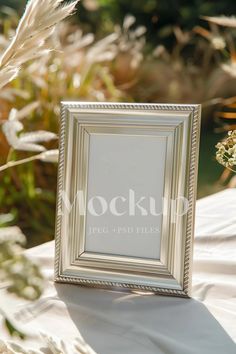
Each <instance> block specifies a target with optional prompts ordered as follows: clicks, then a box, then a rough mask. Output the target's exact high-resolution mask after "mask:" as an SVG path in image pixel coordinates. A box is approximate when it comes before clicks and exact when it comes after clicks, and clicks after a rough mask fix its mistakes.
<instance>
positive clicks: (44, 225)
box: [0, 0, 236, 247]
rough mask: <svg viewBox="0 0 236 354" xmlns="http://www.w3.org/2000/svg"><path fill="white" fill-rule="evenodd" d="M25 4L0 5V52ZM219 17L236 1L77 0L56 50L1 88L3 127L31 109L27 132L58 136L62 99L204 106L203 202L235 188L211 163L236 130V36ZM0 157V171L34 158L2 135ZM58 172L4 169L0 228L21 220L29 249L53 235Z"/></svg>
mask: <svg viewBox="0 0 236 354" xmlns="http://www.w3.org/2000/svg"><path fill="white" fill-rule="evenodd" d="M24 6H25V1H23V0H0V28H1V32H2V36H1V41H0V46H1V49H3V48H4V47H5V44H6V43H5V41H6V38H9V37H10V36H11V35H12V33H13V30H14V28H15V27H16V25H17V23H18V20H19V16H20V15H21V13H22V12H23V9H24ZM129 14H130V15H129ZM222 14H223V15H234V14H236V2H235V1H233V0H224V1H204V0H195V1H194V0H192V1H183V0H179V1H174V0H170V1H164V0H146V1H141V0H136V1H127V0H110V1H109V0H81V3H80V4H79V6H78V12H77V14H76V15H74V16H73V18H71V21H70V22H67V23H66V24H65V23H64V24H61V25H60V26H59V27H58V30H57V32H56V33H55V34H54V36H53V38H52V41H53V46H54V47H55V48H56V49H58V50H57V51H55V52H51V53H50V54H49V55H47V56H46V57H45V58H42V59H40V60H38V61H37V62H35V63H30V64H29V65H27V66H26V67H25V68H24V69H23V70H22V71H21V73H20V76H19V77H18V78H17V79H16V80H14V81H13V82H12V83H11V84H10V85H9V86H8V87H7V88H6V89H5V90H3V91H2V92H1V94H0V104H1V121H4V120H6V119H7V117H8V115H9V112H10V110H11V109H12V108H13V107H14V108H16V109H18V110H21V109H23V108H24V107H25V106H26V107H29V109H26V111H25V112H24V111H23V116H24V117H23V118H24V125H25V128H26V130H27V131H34V130H41V129H44V130H50V131H54V132H58V125H59V124H58V122H59V104H60V101H61V100H62V99H63V100H65V99H69V100H72V99H74V100H88V101H89V100H90V101H128V102H173V103H175V102H176V103H201V104H202V106H203V112H202V129H201V145H200V162H199V178H198V198H200V197H203V196H206V195H208V194H212V193H215V192H217V191H219V190H221V189H223V188H226V187H228V186H232V187H234V186H235V185H234V183H235V182H234V181H235V180H233V179H232V178H231V177H232V176H231V175H230V173H229V172H226V171H224V170H223V167H222V166H220V165H219V164H217V163H216V161H215V144H216V143H217V142H218V141H219V140H220V139H221V138H223V137H224V136H225V132H226V131H227V130H229V129H231V128H233V129H235V126H236V119H235V118H236V97H235V96H236V54H235V38H236V30H235V28H234V27H232V28H226V27H222V26H217V25H215V24H213V23H209V22H208V21H206V20H204V19H202V16H217V15H222ZM127 15H128V16H127ZM133 16H134V17H133ZM235 27H236V25H235ZM32 102H35V103H36V104H35V105H34V109H31V108H30V106H28V105H29V104H31V103H32ZM48 146H49V147H50V148H52V149H53V148H56V147H57V142H53V143H50V144H49V145H48ZM0 151H1V157H0V163H1V165H2V164H4V163H5V162H6V160H7V159H9V158H11V159H20V158H24V157H27V156H30V154H29V153H26V152H15V151H11V150H10V149H9V146H8V144H7V141H6V139H5V138H4V136H3V135H2V134H1V135H0ZM56 173H57V166H56V164H48V163H43V162H39V161H37V162H31V163H27V164H23V165H20V166H17V167H14V168H11V169H8V170H7V171H4V172H2V173H0V182H1V185H0V205H1V213H4V214H7V215H8V218H5V219H4V220H3V222H2V224H3V225H4V224H8V225H9V224H11V223H12V224H17V225H18V226H19V227H20V228H21V229H22V230H23V232H24V233H25V234H26V235H27V238H28V247H31V246H33V245H36V244H40V243H42V242H46V241H48V240H51V239H52V238H53V236H54V218H55V194H56Z"/></svg>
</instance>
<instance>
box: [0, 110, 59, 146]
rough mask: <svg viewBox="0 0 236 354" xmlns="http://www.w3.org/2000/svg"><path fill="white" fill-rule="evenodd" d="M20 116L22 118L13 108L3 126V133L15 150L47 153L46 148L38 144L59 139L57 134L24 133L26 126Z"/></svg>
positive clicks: (45, 132)
mask: <svg viewBox="0 0 236 354" xmlns="http://www.w3.org/2000/svg"><path fill="white" fill-rule="evenodd" d="M18 116H20V115H19V114H18V111H17V110H16V109H14V108H13V109H12V110H11V112H10V115H9V119H8V120H7V121H6V122H4V123H3V125H2V131H3V133H4V134H5V136H6V139H7V141H8V143H9V145H10V146H11V147H12V148H13V149H15V150H24V151H34V152H40V151H45V150H46V148H45V147H44V146H42V145H40V144H38V143H40V142H46V141H49V140H52V139H56V138H57V135H56V134H54V133H51V132H47V131H43V130H41V131H36V132H30V133H22V130H23V129H24V126H23V124H22V123H21V122H20V121H19V120H18ZM21 116H22V115H21ZM19 133H20V134H19Z"/></svg>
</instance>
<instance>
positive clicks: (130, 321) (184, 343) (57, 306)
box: [0, 189, 236, 354]
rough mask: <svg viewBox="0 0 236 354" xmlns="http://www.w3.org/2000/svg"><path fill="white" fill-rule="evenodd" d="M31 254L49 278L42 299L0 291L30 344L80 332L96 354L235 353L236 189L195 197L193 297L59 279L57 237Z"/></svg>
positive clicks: (67, 339) (0, 299)
mask: <svg viewBox="0 0 236 354" xmlns="http://www.w3.org/2000/svg"><path fill="white" fill-rule="evenodd" d="M27 254H28V255H29V256H30V257H31V258H32V259H33V260H35V261H37V262H38V263H39V264H40V265H41V266H42V269H43V272H44V274H45V276H46V278H47V279H48V280H47V284H46V290H45V292H44V294H43V296H42V298H41V299H40V300H39V301H38V302H36V303H32V304H29V303H26V302H24V301H22V300H20V299H17V298H14V297H11V296H9V295H8V294H7V293H6V292H5V289H2V290H0V304H1V306H4V308H5V309H6V308H7V309H8V314H9V315H11V317H12V318H14V320H15V321H17V323H20V325H21V328H22V326H23V328H24V329H25V330H27V331H28V333H29V334H31V336H30V337H29V338H28V339H27V341H26V342H25V343H23V344H24V345H26V346H28V347H31V348H34V349H36V348H38V349H39V348H40V347H43V344H42V342H41V341H40V339H39V338H38V337H37V334H38V333H40V332H44V333H46V334H48V335H52V336H55V337H57V338H60V339H62V340H64V342H65V343H67V344H68V345H71V343H72V342H73V340H74V338H76V337H80V336H82V337H83V338H84V339H85V341H86V342H87V343H88V344H89V345H90V346H91V348H93V350H94V351H95V352H96V353H98V354H154V353H155V354H200V353H201V354H213V353H214V354H222V353H224V354H234V353H236V345H235V343H234V341H233V339H234V340H236V276H235V274H236V257H235V256H236V189H231V190H226V191H224V192H220V193H218V194H215V195H212V196H210V197H207V198H204V199H202V200H199V201H198V202H197V212H196V232H195V248H194V266H193V298H192V299H182V298H171V297H165V296H153V295H152V296H141V295H137V294H127V293H122V292H114V291H107V290H99V289H89V288H85V287H80V286H77V285H66V284H54V283H53V262H54V242H49V243H46V244H44V245H41V246H38V247H35V248H33V249H30V250H28V251H27ZM0 338H1V339H5V340H7V339H9V337H8V336H7V334H6V332H5V330H4V328H2V327H0Z"/></svg>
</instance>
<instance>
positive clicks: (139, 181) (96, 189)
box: [55, 102, 200, 297]
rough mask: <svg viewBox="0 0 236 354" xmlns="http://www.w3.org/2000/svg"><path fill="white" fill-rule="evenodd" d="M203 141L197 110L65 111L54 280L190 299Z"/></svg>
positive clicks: (75, 107) (116, 107) (98, 107)
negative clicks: (200, 146) (199, 159)
mask: <svg viewBox="0 0 236 354" xmlns="http://www.w3.org/2000/svg"><path fill="white" fill-rule="evenodd" d="M199 133H200V106H199V105H176V104H131V103H89V102H62V108H61V132H60V154H59V155H60V157H59V167H58V193H57V218H56V252H55V253H56V257H55V281H57V282H65V283H75V284H80V285H88V286H94V287H105V288H118V289H131V290H139V291H140V290H141V291H151V292H154V293H158V294H164V295H173V296H183V297H189V296H190V294H191V263H192V246H193V230H194V209H195V198H196V184H197V167H198V149H199ZM135 197H137V201H135ZM141 204H142V205H141ZM154 205H155V208H154ZM147 206H148V207H147ZM154 209H155V210H154ZM157 209H158V211H157Z"/></svg>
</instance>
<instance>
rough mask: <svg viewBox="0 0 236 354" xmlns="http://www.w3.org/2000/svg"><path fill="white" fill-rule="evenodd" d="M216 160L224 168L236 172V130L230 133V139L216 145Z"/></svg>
mask: <svg viewBox="0 0 236 354" xmlns="http://www.w3.org/2000/svg"><path fill="white" fill-rule="evenodd" d="M216 148H217V151H216V160H217V161H218V162H219V163H220V164H221V165H223V166H224V167H226V168H228V169H230V170H232V171H234V172H236V170H233V169H232V167H233V166H236V130H231V131H229V132H228V137H227V138H226V139H225V140H223V141H222V142H219V143H218V144H217V145H216Z"/></svg>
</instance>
